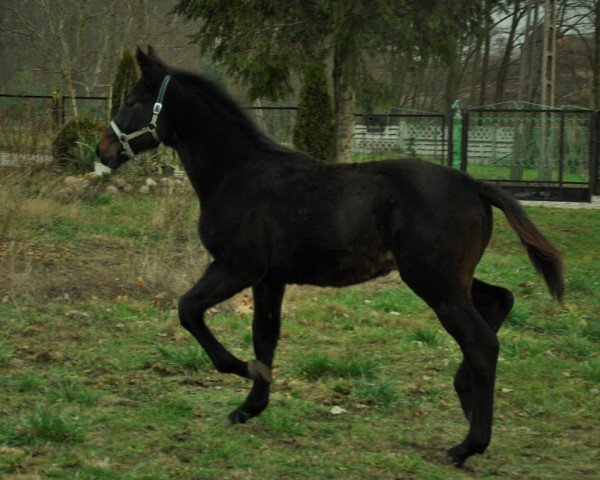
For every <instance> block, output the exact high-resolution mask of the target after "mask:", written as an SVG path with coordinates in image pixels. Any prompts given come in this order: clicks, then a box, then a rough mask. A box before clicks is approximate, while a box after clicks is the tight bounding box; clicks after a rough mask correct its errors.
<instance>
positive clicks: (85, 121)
mask: <svg viewBox="0 0 600 480" xmlns="http://www.w3.org/2000/svg"><path fill="white" fill-rule="evenodd" d="M105 129H106V126H105V125H104V124H102V123H99V122H97V121H96V120H94V119H91V118H74V119H71V120H69V121H68V122H67V123H65V125H64V126H63V127H62V128H61V130H60V132H58V135H56V137H55V138H54V140H53V142H52V158H53V159H54V162H55V163H56V164H57V165H60V166H62V167H65V168H67V169H69V170H73V171H75V172H77V173H85V172H90V171H92V170H94V159H95V154H94V146H95V144H96V142H97V141H98V139H99V138H100V135H102V133H103V132H104V130H105Z"/></svg>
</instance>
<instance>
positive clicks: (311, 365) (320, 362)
mask: <svg viewBox="0 0 600 480" xmlns="http://www.w3.org/2000/svg"><path fill="white" fill-rule="evenodd" d="M298 367H299V370H300V374H302V375H304V376H305V377H306V378H308V379H310V380H316V379H318V378H321V377H328V376H331V377H341V378H355V377H369V376H373V375H374V374H375V372H376V371H377V370H378V368H379V365H378V364H377V362H376V361H375V360H372V359H368V358H347V359H340V358H333V357H330V356H328V355H325V354H322V353H311V354H310V355H306V356H303V357H300V358H299V359H298Z"/></svg>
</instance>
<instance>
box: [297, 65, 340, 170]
mask: <svg viewBox="0 0 600 480" xmlns="http://www.w3.org/2000/svg"><path fill="white" fill-rule="evenodd" d="M331 103H332V102H331V95H330V93H329V87H328V85H327V77H326V75H325V66H324V65H323V64H322V63H315V64H312V65H311V66H310V67H308V68H307V70H306V71H305V72H304V79H303V81H302V89H301V91H300V105H299V107H300V108H299V110H298V118H297V120H296V126H295V128H294V147H296V148H297V149H298V150H301V151H303V152H305V153H308V154H309V155H311V156H313V157H315V158H318V159H320V160H325V161H326V162H333V161H334V159H335V119H334V116H333V108H332V106H331Z"/></svg>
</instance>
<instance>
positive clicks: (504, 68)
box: [494, 0, 522, 103]
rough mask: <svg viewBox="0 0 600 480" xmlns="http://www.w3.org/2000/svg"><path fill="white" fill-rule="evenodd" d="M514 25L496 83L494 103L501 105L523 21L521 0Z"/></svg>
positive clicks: (514, 18)
mask: <svg viewBox="0 0 600 480" xmlns="http://www.w3.org/2000/svg"><path fill="white" fill-rule="evenodd" d="M514 8H515V9H514V12H513V17H512V23H511V25H510V32H509V34H508V38H507V39H506V47H505V48H504V55H503V56H502V62H501V63H500V69H499V70H498V79H497V81H496V93H495V95H494V103H501V102H502V100H504V89H505V88H506V78H507V77H508V69H509V67H510V57H511V55H512V52H513V49H514V42H515V34H516V32H517V26H518V24H519V21H520V20H521V16H522V12H521V0H516V1H515V7H514Z"/></svg>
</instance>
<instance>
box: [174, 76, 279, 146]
mask: <svg viewBox="0 0 600 480" xmlns="http://www.w3.org/2000/svg"><path fill="white" fill-rule="evenodd" d="M169 71H170V73H171V74H172V75H173V77H174V78H177V79H179V80H182V82H183V83H184V84H185V85H186V86H189V88H188V89H187V91H186V92H185V93H186V98H185V101H186V102H193V101H199V102H202V103H203V104H207V103H208V104H209V105H210V107H211V109H213V110H214V111H215V113H216V118H215V121H218V118H223V119H224V120H225V121H226V122H227V123H228V124H230V125H235V127H236V128H237V129H238V130H239V131H240V132H242V133H245V134H246V135H247V137H248V138H251V139H253V140H254V142H255V144H256V146H257V147H258V148H260V149H261V150H264V151H272V152H284V151H285V152H287V151H289V149H287V148H286V147H284V146H283V145H281V144H279V143H277V142H276V141H275V140H273V139H272V138H271V137H269V136H268V135H267V134H266V133H265V132H263V131H262V130H261V129H260V128H259V127H258V126H257V125H256V123H255V122H254V120H252V118H250V116H249V115H248V114H247V113H246V112H245V111H244V109H243V108H242V107H240V106H239V104H238V103H237V102H236V101H235V100H234V99H233V98H232V97H231V96H230V95H229V94H228V93H227V92H226V91H225V90H224V89H223V88H222V87H221V86H220V85H218V84H217V83H216V82H214V81H213V80H211V79H209V78H207V77H205V76H202V75H199V74H197V73H194V72H190V71H188V70H179V69H175V68H172V67H170V68H169Z"/></svg>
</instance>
